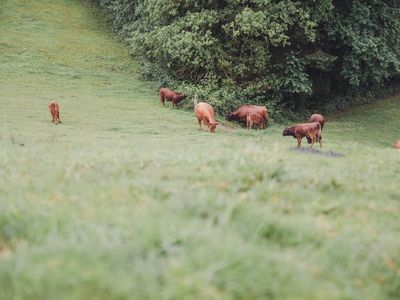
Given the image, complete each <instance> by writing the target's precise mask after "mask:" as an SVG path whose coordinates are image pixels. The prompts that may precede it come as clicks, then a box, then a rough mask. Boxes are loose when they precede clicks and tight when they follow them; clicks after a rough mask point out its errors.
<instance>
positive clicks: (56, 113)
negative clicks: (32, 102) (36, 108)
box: [49, 101, 61, 125]
mask: <svg viewBox="0 0 400 300" xmlns="http://www.w3.org/2000/svg"><path fill="white" fill-rule="evenodd" d="M49 111H50V114H51V118H52V120H51V121H52V122H53V123H54V124H56V125H57V124H58V123H61V120H60V107H59V106H58V103H57V102H56V101H51V102H50V103H49Z"/></svg>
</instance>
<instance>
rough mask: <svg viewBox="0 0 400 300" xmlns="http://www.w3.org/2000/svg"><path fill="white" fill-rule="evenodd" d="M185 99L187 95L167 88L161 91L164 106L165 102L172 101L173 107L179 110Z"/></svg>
mask: <svg viewBox="0 0 400 300" xmlns="http://www.w3.org/2000/svg"><path fill="white" fill-rule="evenodd" d="M185 98H186V95H185V94H182V93H177V92H174V91H171V90H170V89H167V88H161V89H160V101H161V103H162V105H164V106H165V103H164V102H165V101H171V102H172V107H174V106H175V107H176V108H178V103H179V102H180V101H181V100H183V99H185Z"/></svg>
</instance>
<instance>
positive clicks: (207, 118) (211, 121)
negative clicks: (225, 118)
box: [194, 102, 218, 133]
mask: <svg viewBox="0 0 400 300" xmlns="http://www.w3.org/2000/svg"><path fill="white" fill-rule="evenodd" d="M194 112H195V114H196V117H197V120H198V121H199V127H200V129H201V121H203V123H204V124H205V125H206V126H207V127H208V128H210V131H211V132H212V133H215V128H216V127H217V125H218V122H217V121H216V120H215V117H214V115H215V113H214V109H213V107H212V106H211V105H210V104H208V103H205V102H200V103H197V104H196V106H195V107H194Z"/></svg>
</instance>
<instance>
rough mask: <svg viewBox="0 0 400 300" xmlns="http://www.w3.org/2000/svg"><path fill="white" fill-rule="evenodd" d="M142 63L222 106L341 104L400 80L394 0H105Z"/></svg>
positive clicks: (399, 29)
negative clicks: (244, 103) (250, 104)
mask: <svg viewBox="0 0 400 300" xmlns="http://www.w3.org/2000/svg"><path fill="white" fill-rule="evenodd" d="M97 2H99V4H100V5H101V6H102V7H103V8H105V9H106V11H107V12H108V14H109V16H110V20H111V21H112V23H113V25H114V28H115V30H116V31H117V32H118V34H119V36H120V37H121V39H123V41H125V42H126V43H127V44H128V45H129V47H130V49H131V51H132V54H133V55H135V56H136V57H138V58H139V61H140V62H141V64H142V71H143V74H145V75H146V76H147V77H148V78H151V79H152V80H155V81H157V82H158V83H159V85H160V86H161V85H169V86H172V87H175V88H178V89H180V90H183V91H185V92H188V93H194V92H197V93H198V94H199V95H200V96H201V97H203V98H206V99H208V100H209V101H210V102H211V103H213V104H214V105H215V106H216V107H217V109H218V110H219V111H221V112H225V111H227V110H229V109H231V108H232V107H233V106H236V105H238V104H239V103H242V102H252V103H265V104H267V105H268V106H269V107H270V108H271V109H272V112H273V113H274V112H275V113H276V115H278V114H279V112H280V111H283V110H282V108H283V107H286V108H291V109H292V110H302V109H310V108H325V109H337V108H342V107H344V106H346V105H348V104H349V103H351V102H353V103H354V102H356V101H361V100H360V99H362V98H363V97H366V96H368V95H371V94H372V93H374V92H376V91H382V90H385V89H386V88H388V87H389V86H394V85H396V83H398V82H400V9H399V7H400V3H398V2H399V1H395V0H386V1H381V0H365V1H361V0H340V1H338V0H303V1H294V0H283V1H276V0H220V1H214V0H98V1H97Z"/></svg>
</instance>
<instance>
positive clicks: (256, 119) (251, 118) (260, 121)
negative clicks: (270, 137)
mask: <svg viewBox="0 0 400 300" xmlns="http://www.w3.org/2000/svg"><path fill="white" fill-rule="evenodd" d="M254 124H256V125H258V128H260V129H263V128H265V120H264V118H263V117H262V116H261V115H259V114H257V113H253V112H251V113H248V114H247V117H246V126H247V128H248V129H252V128H253V125H254Z"/></svg>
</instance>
